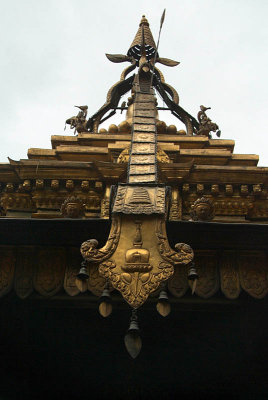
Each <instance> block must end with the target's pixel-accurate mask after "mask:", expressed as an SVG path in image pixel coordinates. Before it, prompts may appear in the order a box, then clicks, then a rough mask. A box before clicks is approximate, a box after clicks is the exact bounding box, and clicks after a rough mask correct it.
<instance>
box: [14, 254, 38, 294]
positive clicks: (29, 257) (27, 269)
mask: <svg viewBox="0 0 268 400" xmlns="http://www.w3.org/2000/svg"><path fill="white" fill-rule="evenodd" d="M34 264H35V248H34V247H30V246H29V247H28V246H27V247H26V246H25V247H19V248H18V252H17V260H16V274H15V284H14V286H15V292H16V294H17V296H18V297H20V298H21V299H25V298H26V297H28V296H29V295H30V294H31V293H32V292H33V275H34Z"/></svg>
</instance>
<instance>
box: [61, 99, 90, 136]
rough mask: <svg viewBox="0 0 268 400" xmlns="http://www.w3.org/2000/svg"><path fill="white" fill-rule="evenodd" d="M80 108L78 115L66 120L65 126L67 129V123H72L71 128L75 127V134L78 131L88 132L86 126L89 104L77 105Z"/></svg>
mask: <svg viewBox="0 0 268 400" xmlns="http://www.w3.org/2000/svg"><path fill="white" fill-rule="evenodd" d="M75 107H77V108H79V110H80V111H79V112H78V114H77V115H75V116H73V117H71V118H68V119H66V121H65V128H64V130H65V129H66V124H68V125H70V129H74V135H75V134H76V132H78V133H81V132H87V128H86V123H87V120H86V117H87V110H88V106H75Z"/></svg>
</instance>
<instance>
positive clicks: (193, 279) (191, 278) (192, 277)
mask: <svg viewBox="0 0 268 400" xmlns="http://www.w3.org/2000/svg"><path fill="white" fill-rule="evenodd" d="M187 278H188V282H189V285H190V287H191V288H192V294H194V292H195V289H196V284H197V279H198V273H197V272H196V269H195V264H194V262H192V263H191V264H190V267H189V272H188V276H187Z"/></svg>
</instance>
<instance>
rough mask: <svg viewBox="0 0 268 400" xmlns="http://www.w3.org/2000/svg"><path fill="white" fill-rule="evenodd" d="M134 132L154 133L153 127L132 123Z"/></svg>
mask: <svg viewBox="0 0 268 400" xmlns="http://www.w3.org/2000/svg"><path fill="white" fill-rule="evenodd" d="M133 127H134V132H155V125H147V124H137V123H134V125H133Z"/></svg>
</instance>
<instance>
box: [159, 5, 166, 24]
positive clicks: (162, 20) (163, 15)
mask: <svg viewBox="0 0 268 400" xmlns="http://www.w3.org/2000/svg"><path fill="white" fill-rule="evenodd" d="M165 15H166V9H165V8H164V11H163V14H162V17H161V20H160V29H161V28H162V25H163V23H164V21H165Z"/></svg>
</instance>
